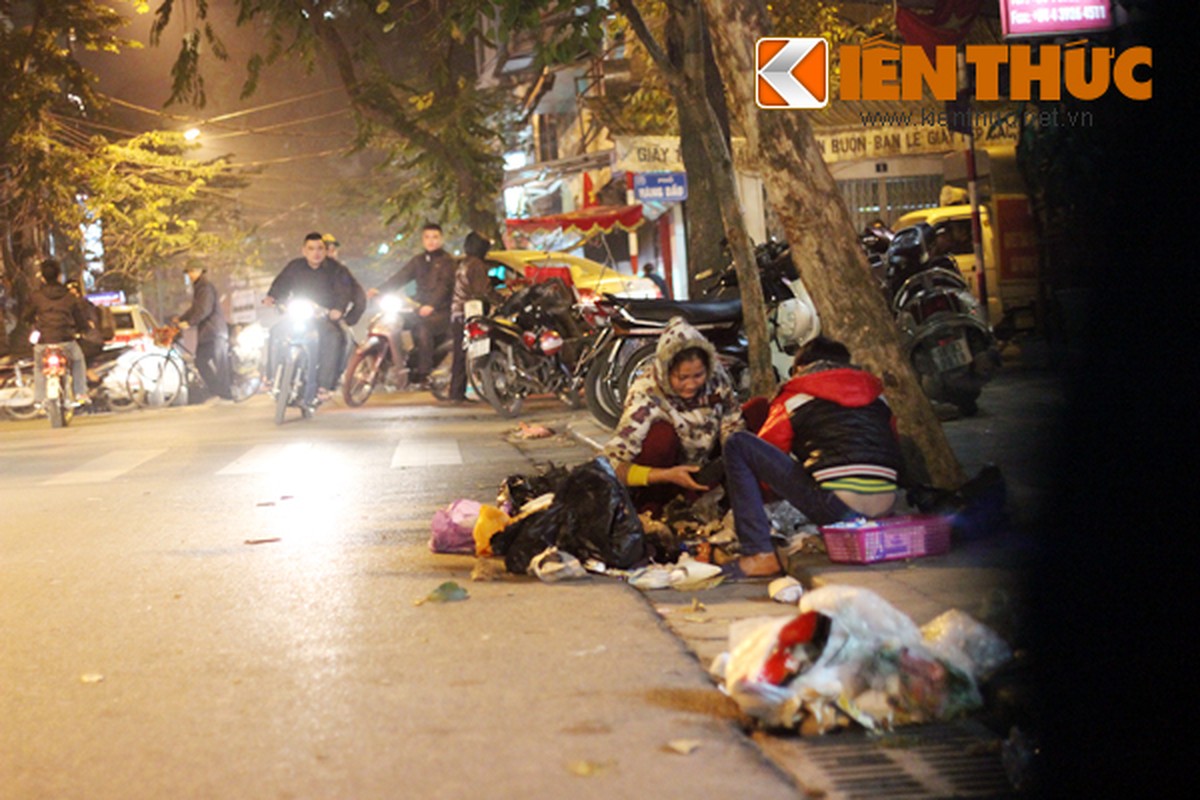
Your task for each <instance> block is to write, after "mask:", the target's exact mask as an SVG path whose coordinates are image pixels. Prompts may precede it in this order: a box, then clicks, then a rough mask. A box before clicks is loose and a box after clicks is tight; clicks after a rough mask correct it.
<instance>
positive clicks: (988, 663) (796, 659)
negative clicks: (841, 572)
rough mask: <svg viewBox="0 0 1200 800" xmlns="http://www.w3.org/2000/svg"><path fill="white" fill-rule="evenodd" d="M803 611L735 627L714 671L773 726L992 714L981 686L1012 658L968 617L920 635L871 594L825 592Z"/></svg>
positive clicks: (843, 589) (887, 724)
mask: <svg viewBox="0 0 1200 800" xmlns="http://www.w3.org/2000/svg"><path fill="white" fill-rule="evenodd" d="M799 611H800V613H799V614H798V615H797V616H794V617H782V618H781V617H767V618H755V619H747V620H742V621H740V622H737V623H734V624H733V625H732V626H731V627H730V632H729V639H730V650H729V651H728V652H726V653H722V654H721V655H720V656H718V657H717V659H716V660H715V661H714V662H713V664H712V666H711V668H710V672H711V673H712V675H713V677H714V678H716V679H717V680H718V681H720V682H721V683H722V689H723V690H724V691H725V693H726V694H728V695H729V696H730V697H731V698H733V700H734V701H735V702H736V703H737V704H738V706H739V707H740V708H741V709H742V711H744V712H745V713H746V714H747V715H749V716H750V717H752V718H754V719H755V720H757V721H758V722H759V724H761V725H762V726H763V727H766V728H777V729H791V730H798V731H800V733H802V734H805V735H813V734H822V733H826V732H829V731H831V730H834V729H836V728H839V727H846V726H849V725H852V724H855V723H857V724H859V725H862V726H863V727H865V728H867V729H868V730H872V731H879V730H890V729H892V728H894V727H896V726H899V725H905V724H910V723H918V722H931V721H934V720H948V719H953V718H955V717H957V716H960V715H962V714H965V713H967V712H970V711H973V710H975V709H978V708H980V707H981V706H982V704H983V700H982V697H981V695H980V693H979V688H978V686H979V682H980V681H983V680H986V679H987V677H988V676H990V675H991V674H992V673H994V672H995V671H996V670H997V669H999V668H1000V667H1002V666H1003V665H1004V664H1006V663H1007V662H1008V661H1010V660H1011V659H1012V651H1011V649H1010V648H1009V646H1008V644H1007V643H1006V642H1005V641H1004V640H1003V639H1002V638H1001V637H1000V636H999V635H997V634H996V633H995V632H994V631H992V630H991V629H989V628H988V627H987V626H985V625H983V624H982V623H980V622H977V621H976V620H974V619H973V618H971V617H970V616H969V615H968V614H965V613H963V612H961V611H957V610H954V611H948V612H946V613H945V614H943V615H941V616H940V617H937V618H936V619H934V620H932V621H931V622H929V623H927V624H926V625H925V626H924V627H922V628H918V627H917V626H916V625H915V624H914V623H913V621H912V620H911V619H909V618H908V617H907V616H906V615H905V614H903V613H901V612H900V611H897V610H896V609H895V608H893V607H892V606H891V605H889V604H888V603H887V602H886V601H885V600H883V598H881V597H879V595H877V594H875V593H874V592H871V591H869V590H867V589H862V588H858V587H851V586H825V587H821V588H819V589H815V590H813V591H811V592H808V593H806V594H804V595H803V596H802V597H801V598H800V601H799Z"/></svg>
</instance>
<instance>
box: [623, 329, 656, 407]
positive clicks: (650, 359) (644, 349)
mask: <svg viewBox="0 0 1200 800" xmlns="http://www.w3.org/2000/svg"><path fill="white" fill-rule="evenodd" d="M657 349H658V343H657V342H651V343H650V344H644V345H642V346H641V347H639V348H638V349H637V350H634V351H633V353H631V354H630V356H629V359H628V360H627V361H626V362H625V366H624V368H623V369H622V370H621V374H620V376H618V378H617V380H616V383H615V384H614V385H613V395H614V396H615V397H616V398H617V399H618V400H619V401H620V404H621V407H622V408H624V407H625V398H626V397H628V396H629V387H630V386H632V385H633V382H634V381H635V380H637V379H638V377H639V376H641V375H642V374H643V373H644V372H645V371H646V370H647V369H650V368H651V367H652V366H653V364H654V353H655V351H656V350H657Z"/></svg>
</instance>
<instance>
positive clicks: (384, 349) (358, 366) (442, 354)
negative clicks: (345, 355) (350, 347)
mask: <svg viewBox="0 0 1200 800" xmlns="http://www.w3.org/2000/svg"><path fill="white" fill-rule="evenodd" d="M419 307H420V306H419V304H418V303H416V302H415V301H413V300H412V299H411V298H408V297H404V296H403V295H398V294H387V295H384V296H383V297H381V298H380V300H379V313H378V314H376V315H375V316H374V317H373V318H372V319H371V321H370V322H369V323H368V325H367V337H366V339H364V340H363V342H362V344H360V345H359V346H358V347H357V348H356V349H355V351H354V354H353V355H352V356H350V361H349V363H348V364H347V366H346V370H345V373H344V375H343V377H342V398H343V399H344V400H345V401H346V405H348V406H353V407H357V406H361V405H362V404H363V403H365V402H367V398H369V397H370V396H371V393H372V392H374V391H375V388H376V387H377V386H390V387H391V388H395V389H404V388H407V387H408V386H409V383H410V382H409V376H410V375H411V374H412V372H413V365H412V361H413V359H414V358H415V357H416V347H415V344H414V342H413V337H412V332H411V328H412V325H413V320H414V317H415V315H416V312H417V309H418V308H419ZM451 344H452V343H451V341H450V337H448V336H447V337H444V338H443V341H441V342H439V343H438V344H437V345H436V347H435V349H434V354H433V361H434V364H436V365H437V366H435V367H434V369H433V372H432V373H430V375H429V378H428V381H429V390H430V391H431V392H433V396H434V397H436V398H438V399H439V400H444V399H446V398H447V397H448V396H449V390H450V362H451V357H452V355H453V354H452V353H451Z"/></svg>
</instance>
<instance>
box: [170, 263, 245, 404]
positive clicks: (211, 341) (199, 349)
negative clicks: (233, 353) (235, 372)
mask: <svg viewBox="0 0 1200 800" xmlns="http://www.w3.org/2000/svg"><path fill="white" fill-rule="evenodd" d="M184 271H185V273H186V274H187V276H188V279H189V280H190V281H191V282H192V305H191V306H190V307H189V308H188V310H187V311H185V312H183V313H182V314H180V315H179V327H180V328H182V329H183V330H187V329H188V328H189V327H195V328H196V369H197V370H199V371H200V377H201V378H203V379H204V383H205V385H206V386H208V388H209V389H211V390H212V393H213V394H215V395H216V396H217V397H219V398H221V399H222V400H232V399H233V393H232V392H231V391H230V388H229V378H230V376H229V325H228V324H226V322H225V314H224V312H222V311H221V298H220V297H219V296H218V294H217V287H216V286H213V284H212V281H210V280H209V279H208V278H207V277H205V270H204V267H202V266H200V265H199V264H190V265H188V267H187V268H186V269H185V270H184Z"/></svg>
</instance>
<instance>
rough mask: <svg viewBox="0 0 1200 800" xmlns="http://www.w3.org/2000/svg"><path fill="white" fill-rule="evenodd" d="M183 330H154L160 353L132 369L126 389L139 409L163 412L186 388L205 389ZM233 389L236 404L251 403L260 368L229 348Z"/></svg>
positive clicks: (145, 357)
mask: <svg viewBox="0 0 1200 800" xmlns="http://www.w3.org/2000/svg"><path fill="white" fill-rule="evenodd" d="M181 334H182V330H181V329H180V328H179V327H178V326H176V325H165V326H163V327H161V328H156V329H155V330H154V344H155V345H157V346H158V347H159V348H162V350H161V352H156V353H147V354H146V355H144V356H142V357H141V358H139V359H138V360H137V361H134V362H133V364H132V365H131V366H130V367H129V375H128V377H127V378H126V388H127V389H128V391H129V396H130V397H131V398H133V401H134V402H135V403H136V404H137V405H138V406H139V407H140V408H160V407H162V406H169V405H173V404H174V403H176V402H177V400H178V399H179V396H180V394H181V392H182V391H183V388H184V387H186V386H193V385H196V384H200V385H205V384H204V379H203V377H201V375H200V373H199V372H198V371H196V368H195V354H194V353H192V351H191V350H188V349H187V347H186V346H184V344H183V343H182V342H181V341H180V336H181ZM229 372H230V389H231V392H232V394H233V400H234V402H236V403H240V402H242V401H243V400H247V399H249V398H250V397H251V396H253V395H254V394H255V393H256V392H257V391H258V387H259V385H260V384H261V382H262V376H261V373H260V371H259V369H258V365H257V364H255V363H253V362H249V361H247V360H245V359H243V358H242V357H241V356H240V355H239V353H238V348H236V347H234V346H233V345H232V343H231V344H230V347H229Z"/></svg>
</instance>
